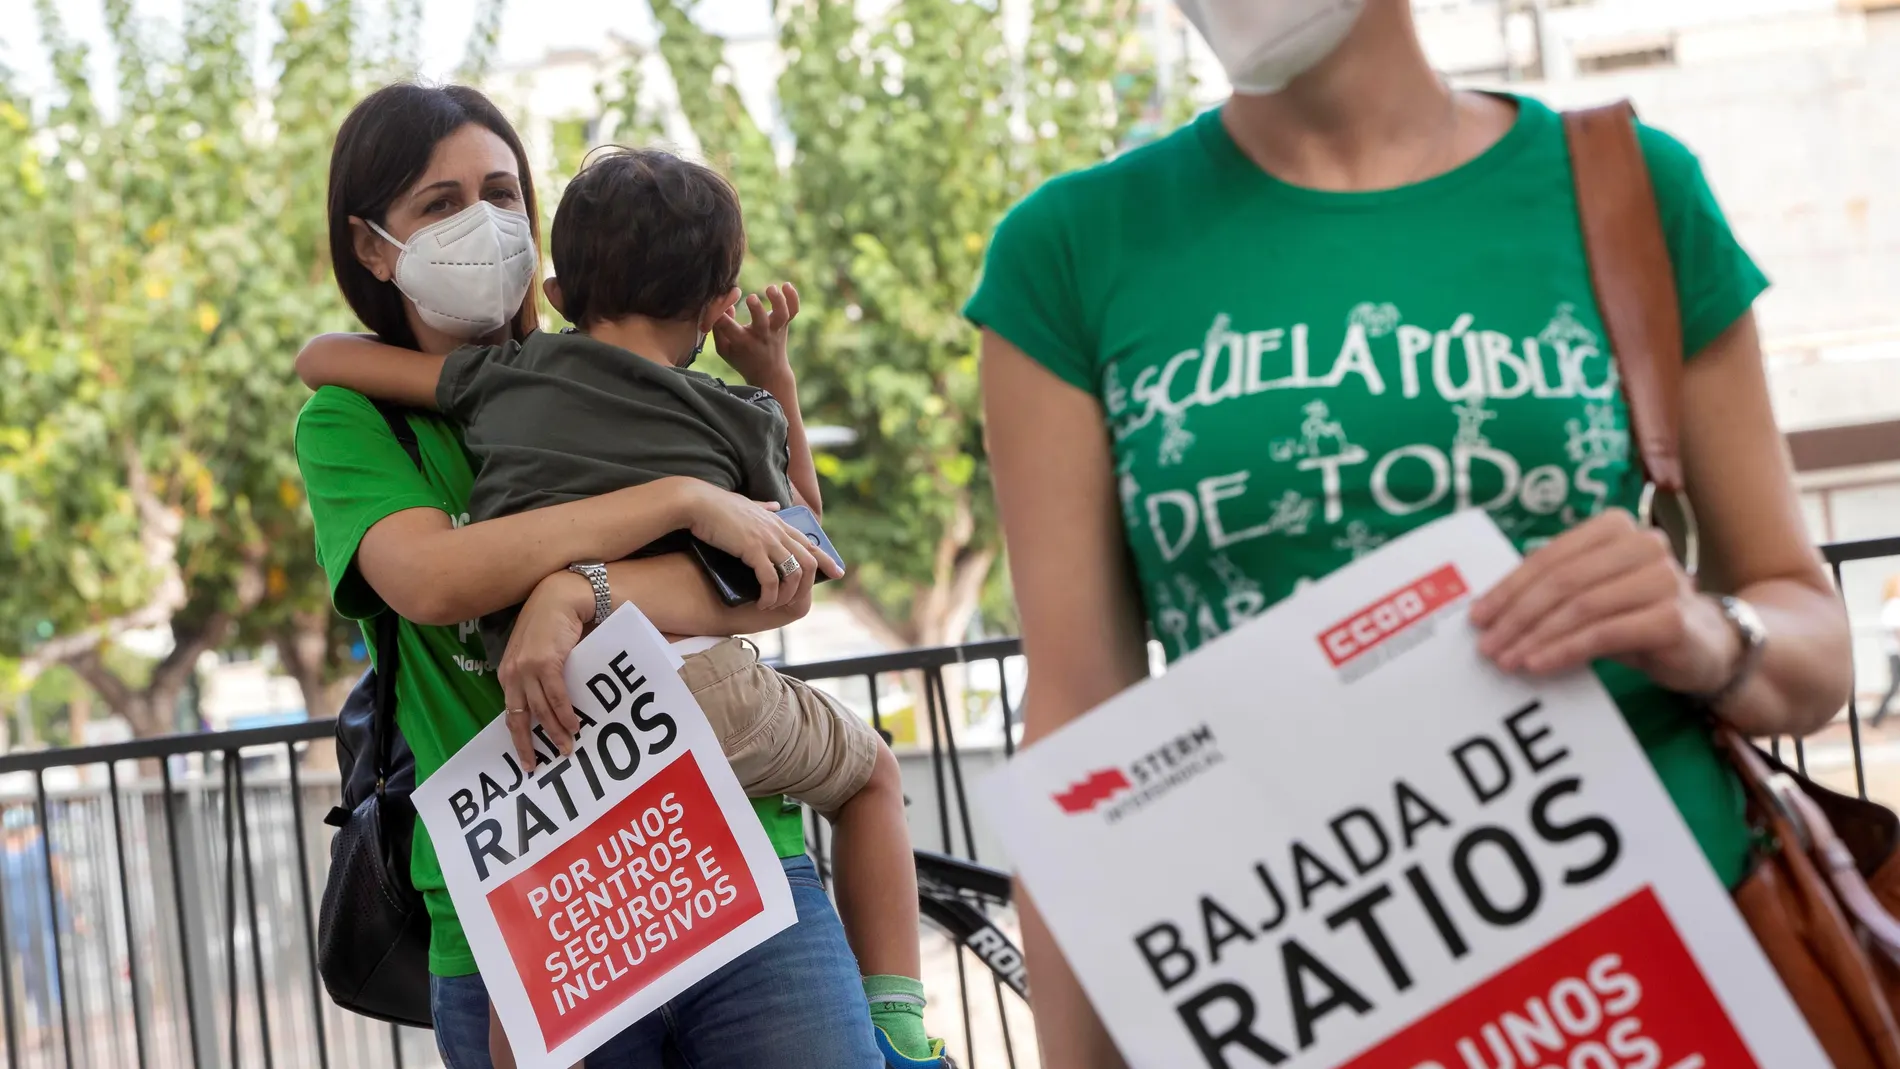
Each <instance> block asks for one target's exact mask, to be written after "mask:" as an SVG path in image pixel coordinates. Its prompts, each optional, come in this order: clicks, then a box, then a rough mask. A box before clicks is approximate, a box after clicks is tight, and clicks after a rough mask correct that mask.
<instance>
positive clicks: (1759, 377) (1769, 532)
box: [1682, 312, 1853, 735]
mask: <svg viewBox="0 0 1900 1069" xmlns="http://www.w3.org/2000/svg"><path fill="white" fill-rule="evenodd" d="M1682 394H1683V396H1682V410H1683V418H1682V459H1683V465H1684V471H1683V475H1684V481H1685V482H1686V483H1687V484H1688V486H1689V499H1690V503H1691V504H1692V505H1694V507H1695V513H1696V518H1697V519H1698V520H1699V521H1700V522H1699V526H1700V528H1701V537H1702V560H1703V570H1702V577H1701V578H1702V580H1703V583H1704V585H1705V586H1707V587H1708V588H1709V589H1712V590H1719V591H1723V592H1728V593H1733V594H1735V595H1736V596H1738V597H1741V598H1744V599H1746V600H1747V601H1748V602H1749V603H1750V604H1752V605H1754V606H1755V608H1756V609H1757V610H1758V611H1759V612H1760V613H1761V616H1762V621H1763V622H1764V623H1765V624H1766V625H1767V628H1768V645H1767V647H1766V651H1765V653H1764V655H1763V657H1762V662H1761V665H1760V666H1759V667H1758V669H1757V670H1756V672H1755V674H1754V676H1753V677H1752V678H1751V680H1750V681H1749V683H1748V684H1747V685H1746V686H1744V687H1743V688H1742V689H1741V690H1740V691H1739V692H1737V693H1736V694H1735V695H1734V696H1732V697H1731V698H1730V699H1729V700H1727V701H1725V702H1724V703H1723V704H1722V709H1721V713H1722V717H1723V719H1725V720H1727V721H1728V722H1729V723H1731V724H1733V725H1735V727H1736V728H1737V729H1739V730H1741V731H1744V732H1747V733H1749V734H1753V735H1768V734H1783V733H1786V734H1793V735H1805V734H1807V733H1808V732H1810V731H1813V730H1815V729H1817V728H1819V727H1820V726H1821V725H1823V724H1825V723H1827V722H1828V720H1829V719H1830V718H1832V717H1833V716H1834V714H1835V713H1837V712H1839V711H1840V710H1841V708H1842V707H1843V706H1845V705H1846V704H1847V696H1848V691H1849V690H1850V689H1851V688H1852V686H1853V648H1852V644H1851V638H1850V635H1849V631H1848V624H1847V613H1846V610H1845V609H1844V608H1843V607H1842V604H1841V599H1840V595H1839V594H1838V593H1836V592H1835V590H1834V584H1833V583H1832V582H1831V581H1830V580H1829V578H1828V573H1827V569H1826V568H1825V567H1824V566H1823V564H1822V561H1821V556H1820V554H1819V553H1817V552H1815V549H1814V542H1813V540H1812V536H1811V534H1810V533H1809V531H1808V530H1807V524H1806V523H1805V522H1804V521H1803V520H1802V517H1801V505H1800V501H1799V499H1798V497H1797V496H1796V493H1795V488H1794V474H1793V464H1792V463H1791V462H1790V460H1789V457H1788V447H1787V444H1786V442H1785V440H1784V439H1783V438H1782V436H1781V430H1780V428H1779V427H1777V426H1776V425H1775V416H1774V411H1773V410H1772V409H1771V408H1770V407H1769V401H1768V381H1767V376H1766V373H1765V372H1764V370H1763V367H1762V352H1761V339H1760V337H1759V335H1758V334H1757V332H1756V328H1755V317H1754V314H1753V313H1752V312H1751V313H1749V314H1748V315H1745V316H1743V317H1742V318H1741V319H1740V320H1738V321H1737V322H1736V323H1735V325H1734V326H1732V327H1730V328H1729V329H1728V330H1727V331H1726V332H1724V333H1723V334H1722V335H1721V336H1720V337H1718V338H1716V340H1715V341H1713V342H1711V343H1710V344H1709V346H1708V347H1707V348H1705V349H1704V350H1703V351H1702V352H1701V354H1700V355H1698V356H1697V357H1696V358H1695V359H1694V360H1691V361H1689V364H1688V367H1687V368H1686V369H1685V371H1684V375H1683V383H1682ZM1724 630H1725V633H1726V630H1727V629H1724Z"/></svg>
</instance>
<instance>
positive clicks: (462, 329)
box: [369, 201, 535, 339]
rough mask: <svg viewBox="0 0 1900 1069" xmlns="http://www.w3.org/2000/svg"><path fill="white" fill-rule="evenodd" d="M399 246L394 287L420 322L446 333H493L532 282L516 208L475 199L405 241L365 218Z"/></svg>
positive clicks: (530, 248)
mask: <svg viewBox="0 0 1900 1069" xmlns="http://www.w3.org/2000/svg"><path fill="white" fill-rule="evenodd" d="M369 226H370V229H372V230H374V231H376V232H377V233H378V234H381V235H382V236H383V240H385V241H387V242H389V243H390V244H391V245H394V246H396V247H397V248H398V249H401V250H402V255H401V256H399V257H397V258H396V288H397V289H400V290H401V291H402V292H403V296H405V297H408V298H409V299H410V300H411V301H413V302H414V303H415V306H416V314H417V315H418V316H420V317H421V319H422V321H423V322H424V323H426V324H428V325H429V326H430V327H433V328H434V329H436V330H439V331H441V332H442V333H444V334H447V335H449V336H450V337H452V338H459V339H468V338H479V337H481V336H482V335H484V334H491V333H493V332H495V331H497V330H499V329H501V328H502V327H503V326H505V325H506V324H507V323H508V321H509V320H511V319H513V318H514V317H515V313H516V312H518V311H520V309H521V301H522V298H524V297H526V296H527V295H528V284H529V283H531V282H533V281H534V267H535V257H534V231H533V229H532V228H531V227H530V226H529V225H528V217H527V216H526V215H524V214H522V213H521V212H511V211H506V210H504V209H501V208H497V207H495V206H494V205H493V204H490V203H488V202H487V201H477V202H476V203H474V204H471V205H469V206H468V207H467V208H464V209H463V210H461V211H459V212H456V213H455V214H454V215H451V216H449V217H448V218H447V219H443V220H441V221H440V222H435V223H430V224H429V225H428V226H425V227H423V228H422V229H420V230H418V231H416V232H415V233H413V234H411V235H409V240H408V241H407V242H406V243H405V242H401V241H397V240H396V239H395V238H393V237H390V235H389V231H387V230H384V229H383V228H382V227H380V226H377V225H376V224H375V223H370V224H369Z"/></svg>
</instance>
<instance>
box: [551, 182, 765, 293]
mask: <svg viewBox="0 0 1900 1069" xmlns="http://www.w3.org/2000/svg"><path fill="white" fill-rule="evenodd" d="M552 251H553V255H554V275H555V277H556V278H557V279H559V280H560V283H561V303H562V304H563V305H564V306H565V307H564V308H563V309H562V311H563V313H564V314H565V315H566V317H567V319H568V321H569V322H571V323H573V324H575V325H576V326H580V327H585V326H587V325H588V324H590V323H598V322H602V321H607V320H614V319H620V318H622V317H624V316H630V315H639V316H647V317H649V318H652V319H685V318H688V317H691V316H695V315H697V314H698V313H699V310H700V309H701V308H703V307H705V306H706V304H707V302H709V301H711V300H713V299H714V298H716V297H719V296H721V295H722V294H725V293H726V292H728V291H730V290H731V289H732V287H734V286H735V285H737V284H738V282H739V266H740V264H741V263H742V262H743V261H744V260H745V220H744V218H743V216H742V215H741V214H740V211H739V195H738V194H737V193H736V192H734V191H733V188H732V184H731V183H730V182H727V181H726V180H725V178H724V177H722V176H721V175H720V174H719V172H717V171H715V170H713V169H712V168H710V167H706V166H703V165H701V164H697V163H693V162H691V161H688V160H683V159H681V158H679V157H678V156H675V155H673V154H672V153H670V152H664V151H661V150H659V149H622V148H615V149H609V150H606V151H604V152H602V153H600V154H598V155H597V156H596V157H595V158H594V159H593V160H591V161H590V162H589V163H588V164H587V165H586V166H585V167H583V168H582V169H581V173H579V174H577V175H575V176H574V179H573V181H571V182H569V183H568V184H567V191H566V192H565V193H564V194H562V196H561V206H560V208H559V209H558V210H556V212H555V213H554V233H553V249H552Z"/></svg>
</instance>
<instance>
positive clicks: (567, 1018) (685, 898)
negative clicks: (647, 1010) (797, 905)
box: [488, 753, 765, 1050]
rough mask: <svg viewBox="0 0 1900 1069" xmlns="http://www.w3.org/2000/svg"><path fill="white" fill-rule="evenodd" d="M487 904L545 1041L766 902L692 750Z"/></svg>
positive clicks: (567, 1034)
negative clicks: (525, 990)
mask: <svg viewBox="0 0 1900 1069" xmlns="http://www.w3.org/2000/svg"><path fill="white" fill-rule="evenodd" d="M488 906H489V909H491V910H492V911H494V914H495V923H496V924H497V925H498V926H499V927H500V928H501V933H502V938H503V941H505V942H506V943H507V944H508V953H509V955H510V956H511V957H512V958H513V959H514V964H515V968H516V970H518V971H519V972H520V974H521V979H522V983H523V985H524V986H525V987H526V988H527V990H528V1001H529V1003H530V1004H531V1005H533V1007H534V1014H535V1020H536V1022H537V1023H538V1024H539V1025H540V1026H541V1035H542V1038H543V1039H545V1040H546V1042H547V1045H548V1048H549V1049H550V1050H552V1049H553V1048H555V1047H557V1046H559V1045H560V1044H562V1043H564V1042H566V1041H567V1040H569V1039H572V1038H573V1037H574V1035H575V1034H576V1033H578V1032H579V1031H580V1030H581V1029H582V1028H585V1027H586V1026H587V1025H589V1024H591V1023H593V1022H594V1021H596V1020H598V1019H599V1018H600V1017H601V1015H602V1014H605V1013H606V1012H607V1011H609V1010H611V1009H613V1008H614V1007H615V1006H618V1005H620V1004H621V1003H622V1002H625V1001H626V1000H627V999H628V998H630V997H632V996H633V995H634V994H636V993H638V992H639V991H640V990H642V989H643V988H645V987H646V986H647V985H648V984H651V983H653V982H654V981H655V980H657V979H659V978H660V977H662V976H664V975H666V974H667V973H668V972H670V971H672V970H673V969H674V968H676V967H678V966H679V965H680V963H682V962H684V961H686V960H687V959H688V958H690V957H692V956H693V955H694V954H697V953H698V952H700V951H701V950H704V949H706V948H707V947H709V946H711V945H712V944H713V943H715V942H717V941H718V940H719V939H720V938H721V937H723V936H725V935H728V934H730V933H731V932H732V931H733V929H735V928H737V927H739V926H740V925H741V924H744V923H745V922H746V921H748V920H751V919H752V918H753V917H756V916H758V915H759V914H761V913H763V912H764V910H765V906H764V903H763V902H762V901H761V899H760V897H759V888H758V885H757V884H756V883H754V882H753V880H752V875H751V872H750V870H748V869H747V867H746V862H745V855H744V854H743V853H741V852H740V850H739V844H738V842H737V840H735V839H734V838H733V836H732V831H731V829H730V828H729V827H727V825H726V821H725V817H724V816H723V815H722V814H721V813H720V810H719V804H718V803H717V802H716V801H714V800H713V796H712V791H711V790H710V789H708V788H707V786H706V777H705V775H704V774H703V773H702V772H701V771H700V768H699V762H698V761H697V760H695V759H694V758H693V755H692V754H690V753H687V754H684V755H682V756H681V757H680V758H678V759H676V760H675V761H674V762H673V763H672V764H671V765H668V766H667V767H666V768H664V769H662V770H661V771H660V772H659V773H658V774H657V775H655V776H654V777H653V778H652V779H651V780H648V781H647V783H646V785H645V786H642V787H641V788H640V789H639V790H637V791H635V792H633V793H632V794H630V795H628V796H627V797H626V798H625V799H623V800H621V802H620V803H619V804H618V805H616V806H614V807H613V808H612V809H610V810H608V811H607V812H606V813H605V814H603V815H602V816H601V817H600V819H598V820H596V821H594V822H593V823H592V824H590V825H588V826H587V827H586V828H584V829H582V830H581V832H580V833H579V834H577V835H575V836H574V837H573V838H572V839H569V840H568V841H567V842H565V843H562V844H561V845H560V846H559V847H558V848H556V849H555V850H554V852H553V853H551V854H549V855H548V856H547V857H544V858H542V859H541V860H540V861H538V862H536V863H535V865H534V867H532V868H530V869H527V870H525V871H523V872H521V873H519V874H517V875H516V876H515V877H514V878H512V879H510V880H509V881H508V882H507V883H505V884H503V885H501V886H500V887H497V888H496V889H494V890H493V891H490V892H489V893H488Z"/></svg>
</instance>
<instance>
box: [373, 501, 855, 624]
mask: <svg viewBox="0 0 1900 1069" xmlns="http://www.w3.org/2000/svg"><path fill="white" fill-rule="evenodd" d="M682 529H684V530H691V531H692V532H693V534H694V535H695V536H696V537H698V538H699V539H700V540H701V541H703V542H707V543H709V544H711V545H714V546H717V547H719V548H720V549H723V550H725V551H726V552H728V553H731V554H733V555H734V556H737V557H739V558H740V559H741V560H744V561H745V562H746V563H747V564H749V565H751V566H752V568H753V571H754V572H755V573H756V574H757V575H758V576H759V580H760V585H761V588H762V591H763V593H762V594H761V595H760V598H759V601H758V605H759V606H760V607H761V608H764V609H777V608H783V607H785V606H786V605H788V604H789V603H791V602H792V601H793V599H794V598H795V597H797V595H798V589H799V587H798V585H795V584H786V585H784V586H782V587H781V584H780V583H779V581H778V573H777V571H776V569H775V567H774V564H775V562H777V561H782V560H784V559H786V558H787V557H788V556H789V557H794V558H796V559H797V560H798V561H799V563H800V565H801V566H802V567H803V568H804V570H805V571H806V572H810V571H811V570H812V569H813V568H814V567H817V568H823V569H825V570H826V571H828V572H835V571H836V566H835V565H832V563H831V561H830V559H829V558H826V559H825V560H824V561H815V560H814V559H813V557H812V550H811V546H810V544H809V543H807V542H806V541H805V539H804V536H803V535H801V534H799V533H798V532H797V531H796V530H794V529H793V528H791V527H790V526H788V525H787V524H786V523H785V522H784V521H782V520H780V519H779V518H778V517H777V516H774V515H773V514H772V512H771V511H770V510H769V509H767V508H766V507H765V506H763V505H760V504H758V503H757V502H754V501H748V500H746V499H745V498H744V497H741V496H740V495H738V494H733V493H728V492H727V491H724V490H721V489H718V488H717V487H714V486H711V485H709V484H707V483H703V482H700V481H698V480H696V479H684V478H669V479H660V480H658V481H655V482H651V483H647V484H645V485H642V486H633V487H628V488H626V489H624V490H616V491H614V492H613V493H611V494H602V495H601V496H599V497H594V498H588V499H586V500H584V501H575V502H570V503H568V504H565V505H554V506H550V507H548V508H543V509H535V510H533V511H531V512H523V513H518V514H516V515H513V516H504V517H501V518H499V519H494V520H485V521H483V522H481V523H475V524H470V525H468V526H466V527H459V528H458V527H456V526H455V525H454V524H453V522H452V521H451V520H450V519H449V516H448V514H446V513H444V512H442V511H440V510H438V509H432V508H413V509H405V510H403V511H401V512H397V513H394V514H392V515H389V516H386V517H384V518H383V519H382V520H380V521H378V522H377V523H376V525H375V526H373V527H371V528H370V529H369V531H368V532H367V533H365V534H364V535H363V541H362V543H361V545H359V546H358V548H357V551H356V566H357V568H358V570H359V571H361V572H362V574H363V578H364V579H365V580H366V581H367V582H368V583H369V585H370V587H371V588H372V589H374V590H375V591H376V593H377V594H378V595H380V596H381V597H382V599H383V601H384V602H386V603H387V604H388V605H389V607H390V608H392V609H394V610H396V613H397V615H399V616H401V617H403V618H404V619H406V620H409V621H411V622H413V623H418V624H444V625H445V624H454V623H460V622H462V621H464V620H473V619H475V618H477V617H479V616H482V615H484V614H487V613H490V612H494V611H496V610H497V609H503V608H506V607H508V606H510V605H518V604H520V603H521V602H522V601H523V600H525V599H526V598H527V597H528V595H529V594H530V593H531V592H532V591H533V590H534V588H535V586H536V584H538V583H540V582H541V580H543V579H545V578H547V577H548V576H549V575H552V574H553V573H555V572H558V571H561V570H562V569H564V568H566V567H567V566H568V565H569V564H571V563H573V562H574V561H578V560H619V559H620V558H622V557H625V556H627V555H628V554H630V553H632V552H633V551H635V550H637V549H639V548H641V547H642V546H645V545H646V544H648V543H649V542H652V541H654V540H655V539H658V538H660V537H661V536H663V535H666V534H670V533H671V532H673V531H678V530H682Z"/></svg>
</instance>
